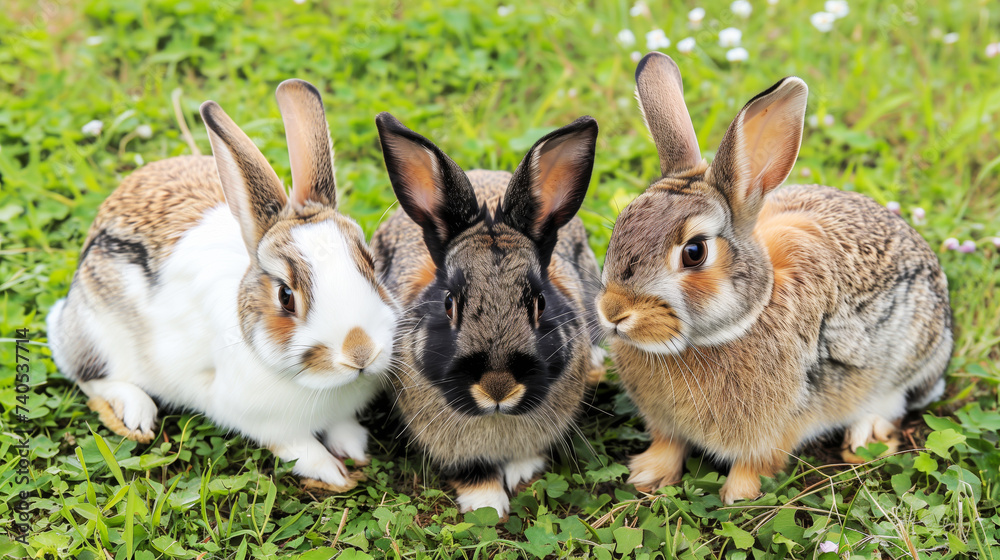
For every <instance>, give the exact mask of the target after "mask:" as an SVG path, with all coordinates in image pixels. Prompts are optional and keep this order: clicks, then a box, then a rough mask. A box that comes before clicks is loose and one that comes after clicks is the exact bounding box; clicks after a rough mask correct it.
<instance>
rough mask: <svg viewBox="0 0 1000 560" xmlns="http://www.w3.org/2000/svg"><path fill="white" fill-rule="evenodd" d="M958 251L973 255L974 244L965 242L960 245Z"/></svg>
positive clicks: (973, 242) (974, 250)
mask: <svg viewBox="0 0 1000 560" xmlns="http://www.w3.org/2000/svg"><path fill="white" fill-rule="evenodd" d="M958 250H959V251H961V252H963V253H975V252H976V242H975V241H971V240H965V241H963V242H962V244H961V245H959V246H958Z"/></svg>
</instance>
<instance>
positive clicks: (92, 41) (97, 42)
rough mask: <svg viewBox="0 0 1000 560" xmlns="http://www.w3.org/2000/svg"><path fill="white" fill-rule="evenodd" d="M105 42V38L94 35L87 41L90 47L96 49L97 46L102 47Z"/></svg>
mask: <svg viewBox="0 0 1000 560" xmlns="http://www.w3.org/2000/svg"><path fill="white" fill-rule="evenodd" d="M103 42H104V37H101V36H100V35H92V36H90V37H87V40H86V43H87V46H88V47H96V46H97V45H100V44H101V43H103Z"/></svg>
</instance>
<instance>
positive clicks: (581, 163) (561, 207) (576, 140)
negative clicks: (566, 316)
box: [502, 117, 597, 268]
mask: <svg viewBox="0 0 1000 560" xmlns="http://www.w3.org/2000/svg"><path fill="white" fill-rule="evenodd" d="M596 147H597V121H595V120H594V119H593V118H591V117H580V118H579V119H577V120H575V121H573V122H572V123H571V124H568V125H566V126H564V127H562V128H560V129H559V130H556V131H554V132H551V133H549V134H547V135H546V136H545V137H544V138H542V139H541V140H539V141H538V142H536V143H535V145H534V146H532V148H531V150H529V151H528V154H527V155H526V156H524V159H523V160H521V164H520V165H518V166H517V169H516V170H515V171H514V176H513V177H512V178H511V180H510V186H508V187H507V192H506V194H504V197H503V211H502V214H503V216H504V218H503V219H504V222H505V223H507V224H508V225H510V226H511V227H513V228H515V229H517V230H518V231H521V232H522V233H524V234H525V235H527V236H528V237H529V238H531V239H532V240H533V241H534V242H535V244H537V245H538V247H539V249H540V251H539V253H540V256H541V260H542V264H543V268H545V267H547V266H548V260H549V257H551V255H552V250H553V249H554V248H555V245H556V240H557V239H558V233H559V228H561V227H562V226H564V225H566V223H567V222H569V221H570V220H571V219H573V216H575V215H576V213H577V211H578V210H579V209H580V205H581V204H582V203H583V199H584V197H585V196H586V194H587V187H588V186H589V185H590V175H591V173H592V172H593V170H594V151H595V149H596Z"/></svg>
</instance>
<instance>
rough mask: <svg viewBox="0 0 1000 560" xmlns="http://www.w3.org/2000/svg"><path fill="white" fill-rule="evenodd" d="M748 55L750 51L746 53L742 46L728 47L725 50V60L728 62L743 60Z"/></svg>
mask: <svg viewBox="0 0 1000 560" xmlns="http://www.w3.org/2000/svg"><path fill="white" fill-rule="evenodd" d="M749 57H750V53H748V52H747V50H746V49H744V48H743V47H736V48H735V49H729V50H728V51H726V60H728V61H729V62H743V61H744V60H746V59H747V58H749Z"/></svg>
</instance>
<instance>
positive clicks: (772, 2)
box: [767, 0, 778, 6]
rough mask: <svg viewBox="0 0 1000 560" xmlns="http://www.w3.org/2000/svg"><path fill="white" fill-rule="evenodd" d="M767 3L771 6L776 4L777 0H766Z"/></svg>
mask: <svg viewBox="0 0 1000 560" xmlns="http://www.w3.org/2000/svg"><path fill="white" fill-rule="evenodd" d="M767 3H768V4H769V5H771V6H777V5H778V0H767Z"/></svg>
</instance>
